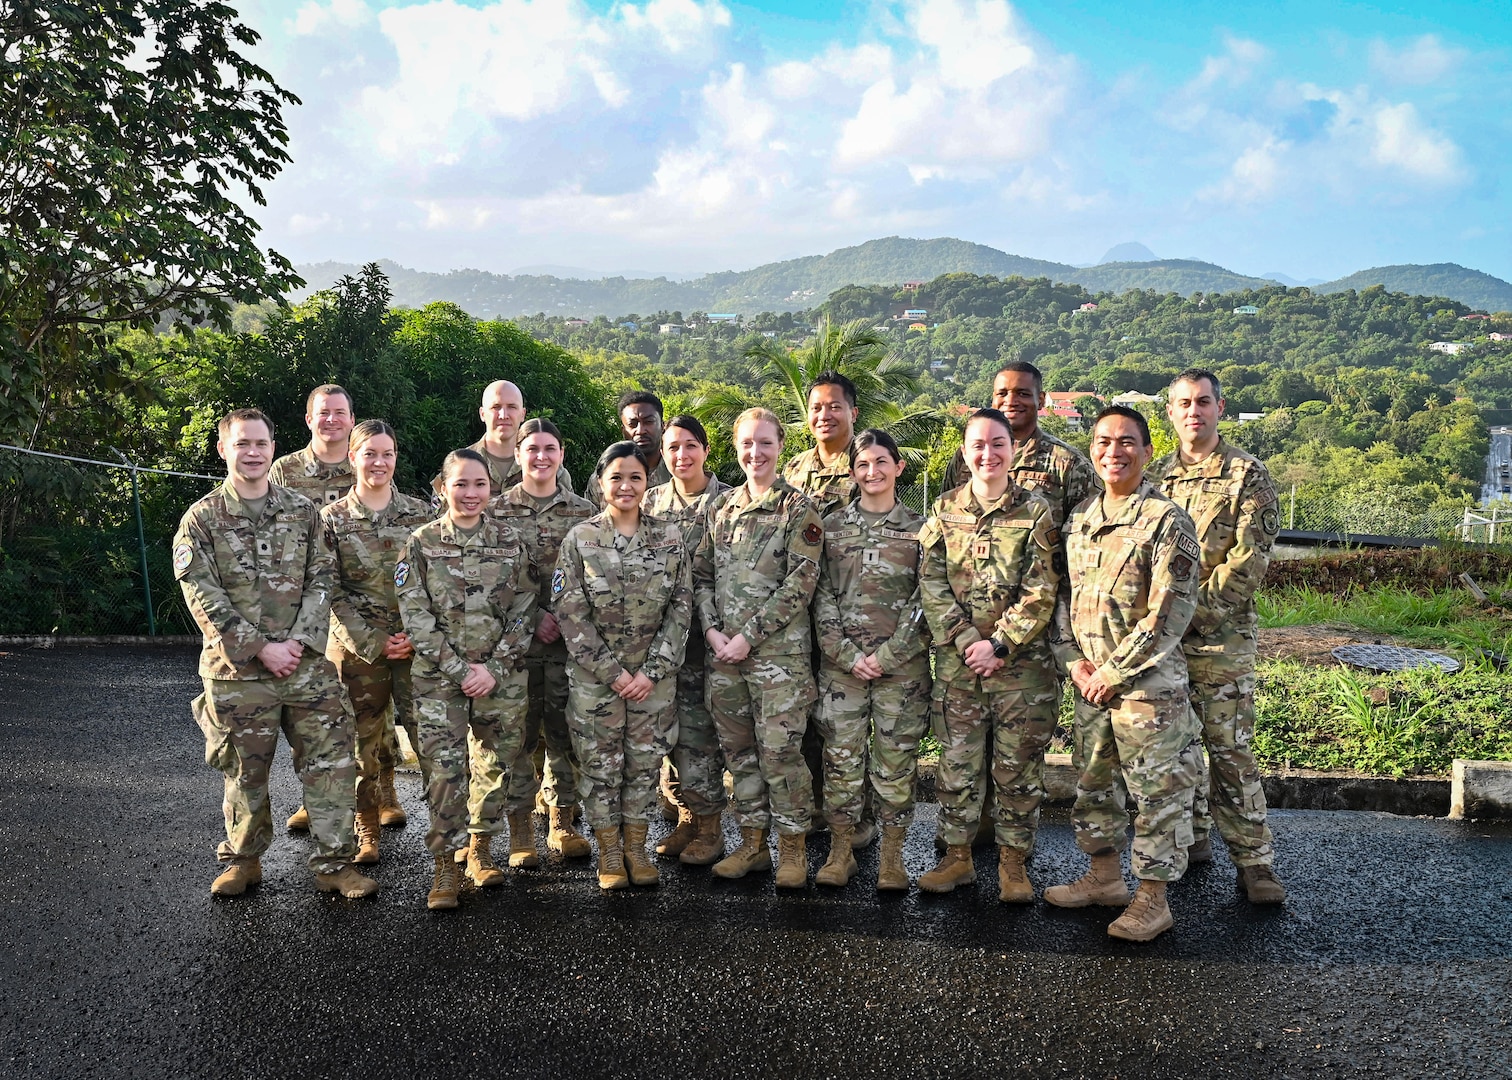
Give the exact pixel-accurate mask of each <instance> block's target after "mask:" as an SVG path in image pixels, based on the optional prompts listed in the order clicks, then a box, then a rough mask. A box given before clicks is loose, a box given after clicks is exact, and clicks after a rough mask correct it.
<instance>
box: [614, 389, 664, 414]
mask: <svg viewBox="0 0 1512 1080" xmlns="http://www.w3.org/2000/svg"><path fill="white" fill-rule="evenodd" d="M631 405H650V406H651V407H652V408H653V409H655V410H656V415H657V416H664V415H666V414H665V412H664V411H663V410H662V400H661V398H659V397H657V396H656V395H655V394H653V393H652V392H651V391H649V390H626V391H625V392H624V393H623V394H621V395H620V399H619V404H618V405H616V406H615V407H614V415H615V416H618V415H619V414H620V413H622V412H624V411H625V409H626V408H627V407H628V406H631Z"/></svg>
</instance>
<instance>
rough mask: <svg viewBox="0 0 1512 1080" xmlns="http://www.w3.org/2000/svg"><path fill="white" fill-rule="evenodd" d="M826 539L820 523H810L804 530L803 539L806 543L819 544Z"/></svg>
mask: <svg viewBox="0 0 1512 1080" xmlns="http://www.w3.org/2000/svg"><path fill="white" fill-rule="evenodd" d="M823 539H824V530H823V529H822V528H820V527H819V526H818V525H810V526H809V527H808V528H806V529H804V530H803V541H804V543H806V544H817V543H818V542H819V541H821V540H823Z"/></svg>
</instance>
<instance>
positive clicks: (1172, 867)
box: [1053, 479, 1200, 881]
mask: <svg viewBox="0 0 1512 1080" xmlns="http://www.w3.org/2000/svg"><path fill="white" fill-rule="evenodd" d="M1199 559H1200V551H1199V549H1198V546H1197V538H1196V535H1195V533H1194V531H1193V529H1192V522H1191V519H1190V518H1189V517H1187V515H1186V512H1185V511H1183V510H1182V509H1181V508H1180V507H1178V506H1177V505H1176V504H1175V503H1173V502H1171V501H1170V500H1169V499H1167V498H1165V496H1163V495H1161V494H1160V492H1159V491H1158V490H1157V489H1156V488H1155V486H1154V485H1153V484H1152V483H1151V482H1150V481H1149V480H1148V479H1146V480H1145V481H1144V482H1143V483H1141V485H1140V486H1139V488H1138V489H1137V490H1136V491H1135V492H1133V493H1132V494H1131V495H1129V496H1128V498H1126V499H1123V500H1121V501H1119V502H1116V503H1114V504H1112V505H1107V504H1105V501H1104V497H1103V496H1094V497H1091V498H1089V499H1087V501H1086V502H1084V503H1083V504H1082V505H1081V506H1080V507H1078V508H1077V511H1076V513H1074V514H1073V515H1072V518H1071V521H1070V523H1069V525H1068V527H1067V529H1066V565H1067V571H1068V574H1069V576H1070V578H1071V590H1070V596H1069V598H1064V597H1063V599H1062V603H1061V605H1060V607H1059V609H1058V610H1057V613H1056V626H1055V629H1054V634H1055V641H1054V643H1053V644H1054V646H1055V648H1056V649H1057V650H1058V651H1059V652H1060V653H1061V655H1062V659H1063V660H1064V662H1065V664H1066V665H1067V667H1069V666H1070V665H1071V664H1073V663H1075V662H1076V661H1078V660H1081V659H1083V658H1085V659H1086V660H1088V661H1090V662H1091V663H1093V664H1095V665H1097V667H1098V672H1099V673H1100V674H1101V675H1102V676H1103V678H1104V679H1105V680H1106V681H1107V683H1108V685H1109V686H1110V687H1112V688H1113V690H1114V691H1115V693H1114V696H1113V697H1112V699H1111V700H1110V701H1109V702H1107V703H1106V704H1105V705H1104V706H1102V707H1096V706H1093V705H1090V704H1089V703H1088V702H1087V701H1086V700H1085V699H1084V698H1082V697H1081V695H1080V694H1079V693H1078V695H1077V700H1076V732H1075V738H1076V744H1077V751H1076V761H1077V769H1078V776H1077V785H1076V805H1075V807H1074V808H1073V809H1072V812H1071V818H1072V824H1073V826H1074V827H1075V830H1076V842H1077V844H1078V845H1079V846H1080V847H1081V849H1082V850H1083V851H1085V852H1087V853H1088V854H1098V853H1100V852H1105V851H1108V850H1119V851H1121V850H1123V848H1124V847H1125V846H1127V843H1128V842H1127V840H1126V838H1125V837H1126V832H1127V829H1128V810H1127V809H1126V807H1127V802H1128V797H1129V796H1132V797H1133V799H1134V804H1135V817H1134V844H1133V854H1132V856H1131V865H1132V867H1133V870H1134V874H1135V876H1136V877H1140V878H1148V879H1151V880H1156V881H1174V880H1176V879H1178V878H1180V877H1181V875H1182V874H1183V873H1185V871H1186V849H1187V848H1188V847H1189V846H1190V845H1191V843H1192V826H1191V806H1192V791H1193V789H1194V788H1195V786H1196V783H1197V776H1198V768H1199V766H1198V764H1197V760H1196V759H1197V757H1198V755H1199V754H1200V748H1199V747H1198V745H1197V743H1196V739H1197V735H1198V726H1197V719H1196V716H1195V715H1194V714H1193V712H1192V709H1191V705H1190V702H1189V698H1188V694H1187V667H1186V658H1185V655H1184V654H1183V653H1182V651H1181V647H1180V645H1181V637H1182V635H1183V634H1185V632H1186V629H1187V626H1188V625H1189V624H1190V622H1191V618H1192V612H1193V611H1194V610H1195V609H1196V606H1197V580H1198V579H1197V574H1198V562H1199Z"/></svg>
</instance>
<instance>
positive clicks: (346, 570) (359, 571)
mask: <svg viewBox="0 0 1512 1080" xmlns="http://www.w3.org/2000/svg"><path fill="white" fill-rule="evenodd" d="M376 540H377V538H376V537H374V536H362V535H360V534H358V533H356V532H349V533H347V534H346V535H345V536H343V537H342V538H341V541H340V544H339V545H338V548H337V551H338V553H339V555H340V558H341V576H342V578H343V579H344V580H346V581H355V582H364V581H369V580H371V579H372V578H373V577H374V576H376V575H378V574H379V572H380V571H381V570H382V567H381V566H380V565H379V563H378V558H377V556H376V554H375V553H374V551H373V547H374V546H375V543H374V542H375V541H376Z"/></svg>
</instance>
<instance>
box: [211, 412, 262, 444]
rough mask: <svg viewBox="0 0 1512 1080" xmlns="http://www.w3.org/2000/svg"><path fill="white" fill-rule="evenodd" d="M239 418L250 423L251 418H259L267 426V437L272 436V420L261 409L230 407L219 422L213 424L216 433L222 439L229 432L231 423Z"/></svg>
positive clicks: (245, 422)
mask: <svg viewBox="0 0 1512 1080" xmlns="http://www.w3.org/2000/svg"><path fill="white" fill-rule="evenodd" d="M238 420H240V421H241V422H242V423H244V424H250V423H251V422H252V421H253V420H261V421H262V422H263V423H264V424H266V425H267V426H268V438H270V439H271V438H272V437H273V421H271V420H269V419H268V414H267V413H265V412H263V411H262V410H261V409H232V410H231V411H230V412H228V413H227V414H226V415H225V416H223V417H221V418H220V422H219V423H217V424H216V425H215V430H216V433H217V434H218V435H219V436H220V437H221V438H222V439H224V438H225V437H226V436H227V435H229V434H231V425H232V424H234V423H236V421H238Z"/></svg>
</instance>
